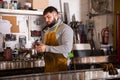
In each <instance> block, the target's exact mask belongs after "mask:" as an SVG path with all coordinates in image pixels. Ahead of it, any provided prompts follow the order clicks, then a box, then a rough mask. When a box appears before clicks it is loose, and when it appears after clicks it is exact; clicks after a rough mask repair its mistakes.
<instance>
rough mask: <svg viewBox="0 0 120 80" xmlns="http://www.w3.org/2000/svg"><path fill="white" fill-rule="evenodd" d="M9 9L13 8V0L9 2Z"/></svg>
mask: <svg viewBox="0 0 120 80" xmlns="http://www.w3.org/2000/svg"><path fill="white" fill-rule="evenodd" d="M9 9H14V2H13V1H11V2H10V4H9Z"/></svg>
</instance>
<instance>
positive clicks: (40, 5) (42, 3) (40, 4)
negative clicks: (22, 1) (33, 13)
mask: <svg viewBox="0 0 120 80" xmlns="http://www.w3.org/2000/svg"><path fill="white" fill-rule="evenodd" d="M27 2H30V3H31V4H32V9H37V10H43V9H45V8H46V7H47V6H48V0H27Z"/></svg>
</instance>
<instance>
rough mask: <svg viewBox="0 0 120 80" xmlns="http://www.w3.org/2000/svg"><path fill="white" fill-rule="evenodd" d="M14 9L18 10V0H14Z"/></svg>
mask: <svg viewBox="0 0 120 80" xmlns="http://www.w3.org/2000/svg"><path fill="white" fill-rule="evenodd" d="M14 9H15V10H17V1H14Z"/></svg>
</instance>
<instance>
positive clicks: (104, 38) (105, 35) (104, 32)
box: [101, 27, 109, 44]
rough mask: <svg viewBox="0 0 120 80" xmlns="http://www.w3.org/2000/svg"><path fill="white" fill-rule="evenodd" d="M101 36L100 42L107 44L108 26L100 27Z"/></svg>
mask: <svg viewBox="0 0 120 80" xmlns="http://www.w3.org/2000/svg"><path fill="white" fill-rule="evenodd" d="M101 36H102V44H108V42H109V28H108V27H106V28H103V29H102V32H101Z"/></svg>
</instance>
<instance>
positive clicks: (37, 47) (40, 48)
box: [35, 44, 46, 52]
mask: <svg viewBox="0 0 120 80" xmlns="http://www.w3.org/2000/svg"><path fill="white" fill-rule="evenodd" d="M35 48H36V50H37V51H38V52H45V49H46V46H45V45H44V44H40V45H36V46H35Z"/></svg>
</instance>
